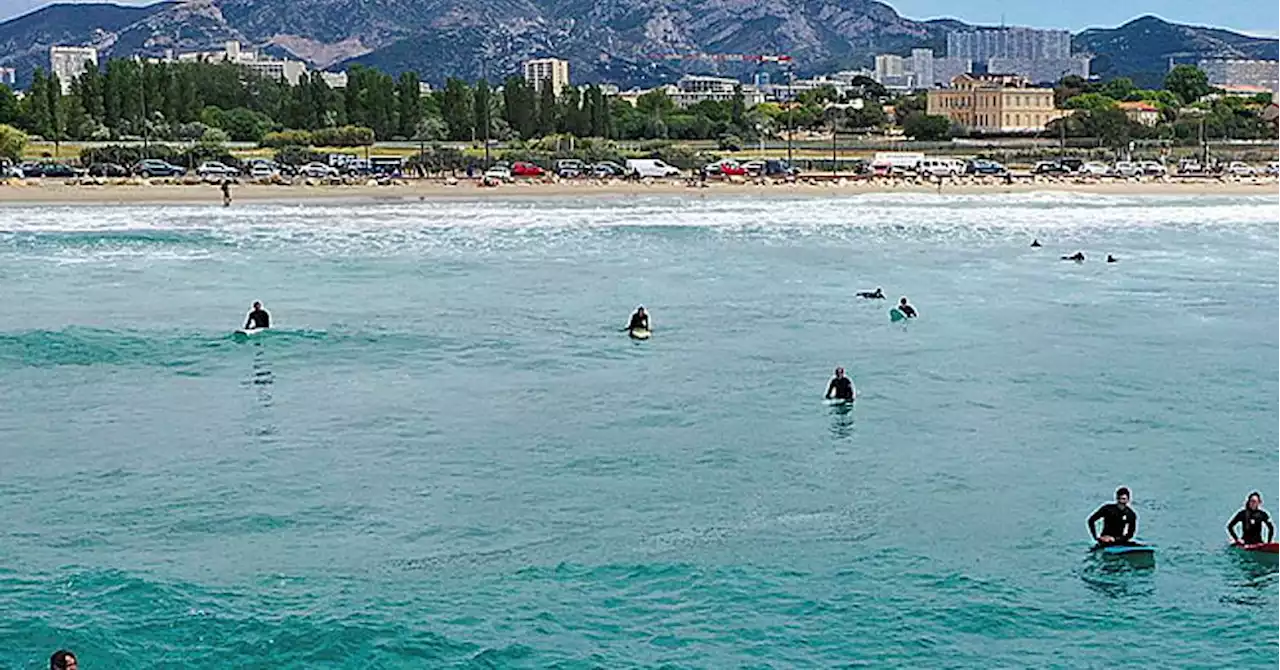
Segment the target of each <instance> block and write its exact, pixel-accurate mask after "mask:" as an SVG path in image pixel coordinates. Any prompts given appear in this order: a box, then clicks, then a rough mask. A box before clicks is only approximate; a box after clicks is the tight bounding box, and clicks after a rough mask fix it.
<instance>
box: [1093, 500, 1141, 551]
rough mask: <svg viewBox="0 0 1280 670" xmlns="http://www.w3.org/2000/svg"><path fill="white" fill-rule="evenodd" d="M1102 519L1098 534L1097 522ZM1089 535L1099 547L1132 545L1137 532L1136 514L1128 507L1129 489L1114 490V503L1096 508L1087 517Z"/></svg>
mask: <svg viewBox="0 0 1280 670" xmlns="http://www.w3.org/2000/svg"><path fill="white" fill-rule="evenodd" d="M1098 519H1102V534H1101V535H1099V534H1098V528H1097V525H1096V524H1097V522H1098ZM1088 523H1089V534H1090V535H1092V536H1093V539H1094V541H1095V542H1097V543H1098V546H1099V547H1109V546H1115V545H1127V544H1134V542H1133V536H1134V534H1135V533H1137V532H1138V514H1137V513H1136V512H1134V511H1133V508H1132V507H1129V489H1127V488H1125V487H1123V486H1121V487H1120V488H1118V489H1116V501H1115V502H1113V503H1107V504H1105V505H1103V506H1102V507H1099V508H1098V511H1096V512H1094V513H1093V514H1092V515H1091V516H1090V517H1089V522H1088Z"/></svg>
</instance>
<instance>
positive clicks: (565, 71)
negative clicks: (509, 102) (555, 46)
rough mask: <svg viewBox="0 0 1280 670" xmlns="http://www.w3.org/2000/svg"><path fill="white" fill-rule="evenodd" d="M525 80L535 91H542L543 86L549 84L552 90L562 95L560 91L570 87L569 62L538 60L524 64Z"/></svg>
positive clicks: (551, 59) (548, 59)
mask: <svg viewBox="0 0 1280 670" xmlns="http://www.w3.org/2000/svg"><path fill="white" fill-rule="evenodd" d="M524 80H525V81H526V82H528V84H529V85H530V86H532V87H533V88H534V90H535V91H542V86H543V84H546V83H549V84H550V85H551V90H552V91H554V92H555V93H556V95H560V91H562V90H564V87H565V86H568V85H569V61H567V60H560V59H559V58H538V59H535V60H530V61H525V62H524Z"/></svg>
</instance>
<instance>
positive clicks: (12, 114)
mask: <svg viewBox="0 0 1280 670" xmlns="http://www.w3.org/2000/svg"><path fill="white" fill-rule="evenodd" d="M17 120H18V96H16V95H14V94H13V91H11V90H9V87H8V86H5V85H4V84H0V123H4V124H13V123H15V122H17Z"/></svg>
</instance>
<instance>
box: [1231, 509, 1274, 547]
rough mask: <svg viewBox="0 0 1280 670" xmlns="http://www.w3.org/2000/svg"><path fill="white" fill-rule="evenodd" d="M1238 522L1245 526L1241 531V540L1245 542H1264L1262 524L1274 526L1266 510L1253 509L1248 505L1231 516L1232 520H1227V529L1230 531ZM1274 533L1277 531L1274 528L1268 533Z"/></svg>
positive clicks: (1268, 526) (1269, 526)
mask: <svg viewBox="0 0 1280 670" xmlns="http://www.w3.org/2000/svg"><path fill="white" fill-rule="evenodd" d="M1236 524H1240V525H1241V526H1244V528H1243V529H1242V530H1243V531H1244V532H1242V533H1240V541H1241V542H1244V543H1245V544H1262V526H1263V525H1265V526H1267V528H1272V526H1271V517H1270V516H1268V515H1267V513H1266V512H1264V511H1262V510H1260V509H1253V510H1251V509H1249V508H1247V507H1246V508H1244V509H1242V510H1240V511H1239V512H1236V515H1235V516H1233V517H1231V521H1228V522H1227V530H1228V531H1230V530H1231V529H1232V528H1234V527H1235V525H1236ZM1274 533H1275V531H1274V530H1272V531H1271V533H1268V535H1271V534H1274Z"/></svg>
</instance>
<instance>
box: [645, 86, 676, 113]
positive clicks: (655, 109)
mask: <svg viewBox="0 0 1280 670" xmlns="http://www.w3.org/2000/svg"><path fill="white" fill-rule="evenodd" d="M636 109H637V110H639V111H640V112H641V113H643V114H648V115H649V116H657V117H663V116H666V115H668V114H670V113H672V112H674V111H675V109H676V103H675V102H673V101H672V100H671V97H670V96H668V95H667V92H666V91H664V90H662V89H660V88H656V89H654V90H652V91H649V92H648V93H645V94H643V95H641V96H640V97H639V98H637V99H636Z"/></svg>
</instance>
